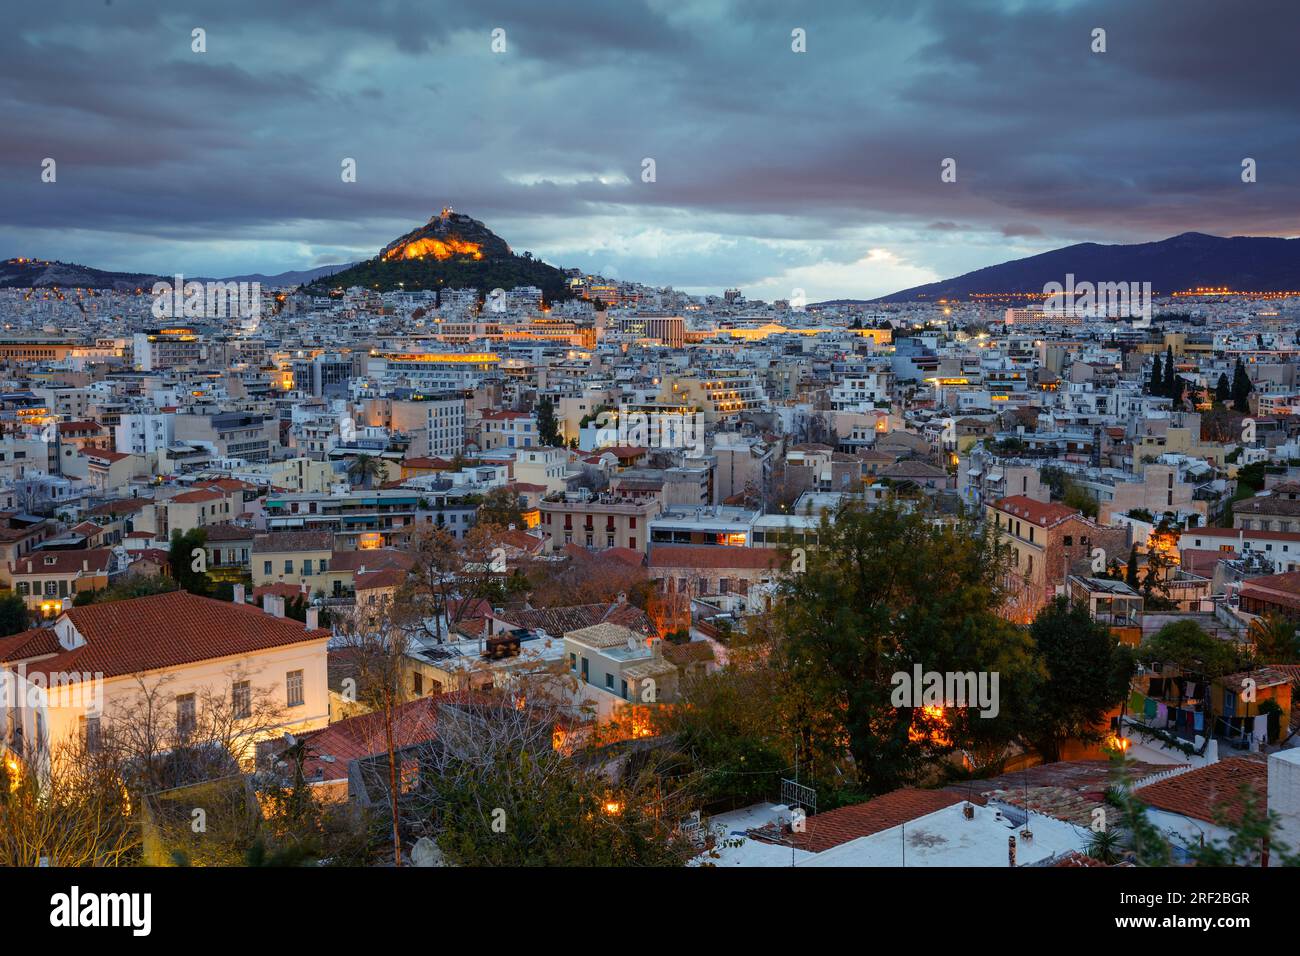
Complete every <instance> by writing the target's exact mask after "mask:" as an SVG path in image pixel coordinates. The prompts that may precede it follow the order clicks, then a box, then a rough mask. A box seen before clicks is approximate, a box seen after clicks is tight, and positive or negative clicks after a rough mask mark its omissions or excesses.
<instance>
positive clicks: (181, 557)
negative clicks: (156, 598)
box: [168, 528, 212, 597]
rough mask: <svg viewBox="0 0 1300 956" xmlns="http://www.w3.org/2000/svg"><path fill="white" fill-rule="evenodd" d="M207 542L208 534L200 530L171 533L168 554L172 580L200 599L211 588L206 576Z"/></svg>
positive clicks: (205, 595)
mask: <svg viewBox="0 0 1300 956" xmlns="http://www.w3.org/2000/svg"><path fill="white" fill-rule="evenodd" d="M207 540H208V533H207V532H206V531H204V530H203V529H202V528H193V529H191V530H189V531H185V532H181V531H179V530H177V531H173V532H172V543H171V550H170V552H169V554H168V562H169V564H170V566H171V571H172V578H173V579H174V580H175V581H176V583H177V584H179V585H180V587H181V588H182V589H183V590H186V591H189V592H190V593H191V594H198V595H200V596H201V597H207V595H208V593H209V591H210V590H211V587H212V582H211V581H210V580H209V578H208V575H207V566H208V565H207V549H206V548H205V545H206V544H207Z"/></svg>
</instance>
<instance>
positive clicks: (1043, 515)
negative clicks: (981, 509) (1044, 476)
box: [993, 495, 1083, 528]
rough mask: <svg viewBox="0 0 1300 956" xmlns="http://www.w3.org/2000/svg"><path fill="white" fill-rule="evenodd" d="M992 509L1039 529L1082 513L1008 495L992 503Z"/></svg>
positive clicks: (1050, 503)
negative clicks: (1022, 520) (1021, 519)
mask: <svg viewBox="0 0 1300 956" xmlns="http://www.w3.org/2000/svg"><path fill="white" fill-rule="evenodd" d="M993 507H994V508H996V509H998V510H999V511H1002V512H1005V513H1006V514H1009V515H1014V516H1015V517H1017V518H1024V519H1025V520H1026V521H1032V522H1033V523H1034V524H1036V525H1038V526H1039V527H1041V528H1046V527H1049V526H1051V525H1054V524H1056V523H1057V522H1059V521H1064V520H1065V519H1066V518H1072V517H1082V515H1083V512H1081V511H1080V510H1079V509H1078V508H1071V507H1070V506H1069V505H1064V504H1060V503H1058V502H1042V501H1035V500H1034V499H1033V498H1027V497H1025V496H1024V495H1009V496H1008V497H1006V498H999V499H998V500H997V501H995V502H993Z"/></svg>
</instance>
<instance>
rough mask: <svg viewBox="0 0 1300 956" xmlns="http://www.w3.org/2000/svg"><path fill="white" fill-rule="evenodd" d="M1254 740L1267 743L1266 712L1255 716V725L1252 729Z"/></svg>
mask: <svg viewBox="0 0 1300 956" xmlns="http://www.w3.org/2000/svg"><path fill="white" fill-rule="evenodd" d="M1252 733H1254V735H1255V740H1256V741H1257V742H1259V743H1261V744H1266V743H1268V714H1260V715H1259V716H1258V717H1256V718H1255V727H1254V730H1253V731H1252Z"/></svg>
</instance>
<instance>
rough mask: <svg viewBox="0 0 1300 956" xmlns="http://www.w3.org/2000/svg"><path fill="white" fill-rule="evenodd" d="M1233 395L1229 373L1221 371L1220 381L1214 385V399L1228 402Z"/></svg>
mask: <svg viewBox="0 0 1300 956" xmlns="http://www.w3.org/2000/svg"><path fill="white" fill-rule="evenodd" d="M1231 397H1232V386H1231V385H1229V384H1228V373H1227V372H1220V373H1219V382H1218V384H1217V385H1215V386H1214V400H1215V401H1216V402H1227V401H1228V399H1229V398H1231Z"/></svg>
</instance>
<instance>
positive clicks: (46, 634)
mask: <svg viewBox="0 0 1300 956" xmlns="http://www.w3.org/2000/svg"><path fill="white" fill-rule="evenodd" d="M62 650H63V647H62V646H61V645H60V644H59V638H58V635H56V634H55V633H54V629H53V628H50V627H37V628H33V629H32V630H30V631H19V632H18V633H17V634H10V635H9V636H8V637H0V661H6V662H9V661H22V660H27V659H29V658H32V657H42V656H44V655H46V654H57V653H59V652H60V651H62Z"/></svg>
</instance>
